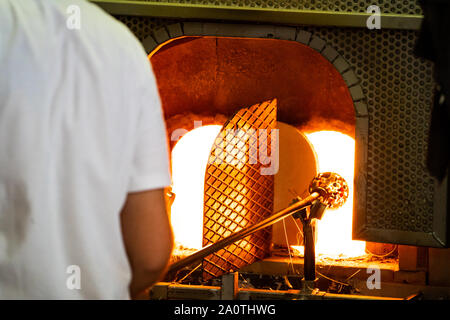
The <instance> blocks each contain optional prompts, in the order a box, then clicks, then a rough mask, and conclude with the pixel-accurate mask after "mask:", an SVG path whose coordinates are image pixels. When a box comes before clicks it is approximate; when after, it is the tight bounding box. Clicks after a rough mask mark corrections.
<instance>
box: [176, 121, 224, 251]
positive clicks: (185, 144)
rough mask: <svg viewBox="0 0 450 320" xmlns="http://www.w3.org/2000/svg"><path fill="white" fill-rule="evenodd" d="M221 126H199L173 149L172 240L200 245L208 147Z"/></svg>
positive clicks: (184, 243)
mask: <svg viewBox="0 0 450 320" xmlns="http://www.w3.org/2000/svg"><path fill="white" fill-rule="evenodd" d="M221 128H222V126H217V125H211V126H202V127H199V128H196V129H194V130H192V131H189V132H188V133H186V134H185V135H184V136H183V137H182V138H181V139H180V140H179V141H178V142H177V144H176V145H175V147H174V148H173V150H172V182H173V185H172V192H173V193H175V200H174V202H173V204H172V207H171V213H170V219H171V223H172V228H173V233H174V236H175V242H177V243H178V244H181V245H183V246H184V247H186V248H192V249H200V248H202V238H203V193H204V183H205V171H206V166H207V164H208V159H209V155H210V152H211V147H212V145H213V143H214V140H215V139H216V137H217V135H218V134H219V132H220V129H221Z"/></svg>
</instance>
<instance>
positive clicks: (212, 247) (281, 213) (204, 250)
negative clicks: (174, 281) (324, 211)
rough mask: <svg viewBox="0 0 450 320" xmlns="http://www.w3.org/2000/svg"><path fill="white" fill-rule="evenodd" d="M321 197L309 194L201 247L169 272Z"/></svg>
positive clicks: (187, 264) (171, 266) (315, 193)
mask: <svg viewBox="0 0 450 320" xmlns="http://www.w3.org/2000/svg"><path fill="white" fill-rule="evenodd" d="M319 197H320V194H319V193H318V192H313V193H311V194H310V195H309V196H307V197H306V198H305V199H302V200H300V201H298V202H296V203H294V204H292V205H290V206H289V207H287V208H285V209H283V210H280V211H278V212H276V213H274V214H273V215H271V216H270V217H268V218H266V219H264V220H262V221H260V222H258V223H256V224H254V225H252V226H250V227H247V228H244V229H242V230H240V231H237V232H235V233H233V234H232V235H230V236H228V237H226V238H223V239H221V240H219V241H217V242H215V243H213V244H210V245H208V246H206V247H204V248H202V249H200V250H199V251H197V252H195V253H193V254H191V255H190V256H188V257H186V258H184V259H181V260H179V261H177V262H175V263H173V264H171V265H170V266H169V270H168V272H169V273H172V272H175V271H178V270H180V269H182V268H184V267H186V266H189V265H191V264H192V263H194V262H196V261H198V260H201V259H203V258H204V257H206V256H208V255H210V254H212V253H214V252H216V251H218V250H220V249H223V248H224V247H226V246H228V245H230V244H232V243H233V242H236V241H238V240H241V239H243V238H245V237H246V236H248V235H250V234H252V233H254V232H256V231H259V230H261V229H264V228H266V227H268V226H271V225H273V224H274V223H277V222H278V221H280V220H283V219H284V218H286V217H288V216H289V215H291V214H293V213H295V212H296V211H298V210H300V209H303V208H305V207H307V206H310V205H311V204H312V203H313V202H314V201H315V200H316V199H318V198H319Z"/></svg>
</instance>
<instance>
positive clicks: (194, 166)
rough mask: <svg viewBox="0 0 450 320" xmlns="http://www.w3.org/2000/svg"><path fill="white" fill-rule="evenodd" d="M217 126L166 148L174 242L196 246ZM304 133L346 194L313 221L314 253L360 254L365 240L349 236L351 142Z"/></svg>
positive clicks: (322, 168)
mask: <svg viewBox="0 0 450 320" xmlns="http://www.w3.org/2000/svg"><path fill="white" fill-rule="evenodd" d="M220 129H221V126H219V125H209V126H203V127H199V128H196V129H194V130H191V131H189V132H188V133H187V134H185V135H184V136H183V137H182V138H181V139H180V140H179V141H178V142H177V143H176V145H175V146H174V148H173V150H172V174H173V188H172V191H173V192H174V193H175V200H174V202H173V204H172V207H171V221H172V225H173V228H174V234H175V241H176V243H177V246H178V247H182V248H192V249H200V248H201V247H202V228H203V200H204V194H203V192H204V179H205V169H206V166H207V162H208V157H209V154H210V151H211V147H212V145H213V142H214V140H215V138H216V137H217V135H218V134H219V132H220ZM299 134H300V133H299ZM306 136H307V138H308V140H309V141H310V142H311V144H312V145H313V147H314V150H315V151H316V154H317V160H318V167H319V171H320V172H325V171H333V172H338V173H340V174H341V175H342V176H343V177H344V178H345V179H346V180H347V181H348V182H349V186H350V194H351V196H350V197H349V199H348V200H347V203H346V204H345V205H344V206H343V207H342V208H339V209H336V210H328V212H327V214H325V216H324V217H323V218H322V220H321V221H319V222H318V225H317V239H316V255H326V256H328V257H331V258H348V257H357V256H362V255H364V254H365V242H364V241H354V240H352V208H353V196H352V193H353V174H354V151H355V141H354V139H353V138H351V137H349V136H348V135H345V134H343V133H340V132H335V131H318V132H311V133H308V134H306ZM286 192H289V191H288V190H286ZM296 232H297V233H299V234H296V235H295V237H297V238H298V237H301V230H300V229H298V230H297V231H296ZM288 244H289V243H288ZM294 248H295V249H299V248H298V247H294ZM300 251H301V248H300Z"/></svg>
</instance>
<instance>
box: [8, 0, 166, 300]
mask: <svg viewBox="0 0 450 320" xmlns="http://www.w3.org/2000/svg"><path fill="white" fill-rule="evenodd" d="M0 30H1V31H0V72H1V77H0V299H128V298H130V297H132V298H138V297H142V296H143V292H145V290H146V289H147V288H149V287H150V286H151V285H152V284H154V283H155V282H156V281H157V280H159V279H160V277H161V276H162V275H163V273H164V271H165V268H166V267H167V263H168V260H169V257H170V253H171V250H172V243H173V240H172V231H171V227H170V223H169V219H168V216H167V213H166V210H165V202H164V193H163V188H164V187H165V186H167V185H169V184H170V174H169V164H168V149H167V139H166V131H165V125H164V121H163V116H162V111H161V105H160V100H159V95H158V92H157V86H156V81H155V78H154V75H153V72H152V70H151V65H150V62H149V61H148V59H147V57H146V54H145V51H144V49H143V48H142V46H141V44H140V43H139V41H138V40H137V39H136V38H135V37H134V36H133V35H132V33H131V32H130V31H129V30H128V29H127V28H126V27H125V26H124V25H123V24H121V23H120V22H118V21H116V20H115V19H114V18H112V17H110V16H109V15H107V14H106V13H104V12H103V11H102V10H101V9H100V8H98V7H97V6H95V5H93V4H91V3H88V2H87V1H82V0H69V1H67V0H33V1H31V0H0Z"/></svg>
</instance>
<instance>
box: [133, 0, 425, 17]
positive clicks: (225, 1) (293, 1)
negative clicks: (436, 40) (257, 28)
mask: <svg viewBox="0 0 450 320" xmlns="http://www.w3.org/2000/svg"><path fill="white" fill-rule="evenodd" d="M141 1H150V2H169V3H185V4H201V5H210V6H227V7H253V8H265V9H297V10H321V11H345V12H366V10H367V7H369V6H371V5H377V6H379V7H380V9H381V12H383V13H396V14H421V13H422V10H421V8H420V6H419V4H418V1H416V0H377V1H375V2H374V1H372V0H355V1H343V0H325V1H318V0H306V1H298V0H283V1H277V0H156V1H155V0H141Z"/></svg>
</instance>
